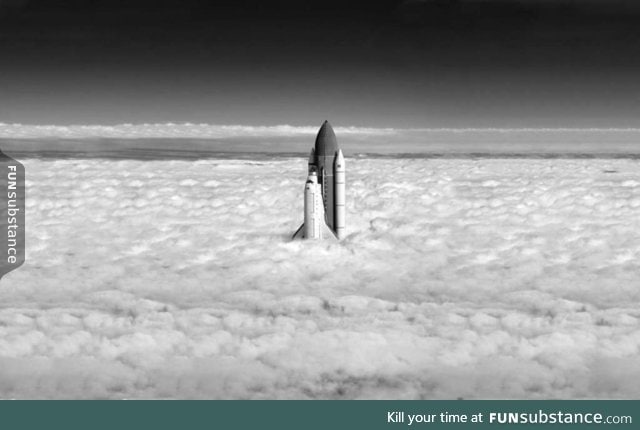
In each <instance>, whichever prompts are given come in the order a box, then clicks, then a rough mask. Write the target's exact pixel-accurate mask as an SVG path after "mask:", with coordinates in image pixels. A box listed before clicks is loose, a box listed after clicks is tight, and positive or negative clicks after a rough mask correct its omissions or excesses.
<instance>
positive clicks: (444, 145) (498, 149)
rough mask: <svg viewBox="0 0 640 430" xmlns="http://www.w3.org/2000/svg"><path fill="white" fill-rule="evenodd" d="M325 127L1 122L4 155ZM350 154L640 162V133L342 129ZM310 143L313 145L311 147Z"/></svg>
mask: <svg viewBox="0 0 640 430" xmlns="http://www.w3.org/2000/svg"><path fill="white" fill-rule="evenodd" d="M317 131H318V126H291V125H276V126H247V125H210V124H189V123H186V124H172V123H167V124H121V125H113V126H103V125H71V126H54V125H22V124H2V123H0V139H2V142H0V144H1V146H2V148H3V150H5V151H9V152H15V153H19V154H20V155H22V156H31V155H38V154H41V153H43V152H48V151H55V152H63V153H82V154H92V153H100V154H103V153H113V152H118V151H128V154H129V155H131V153H132V152H137V153H139V154H142V153H147V154H150V153H152V152H153V151H157V150H158V149H162V150H164V151H171V152H173V153H174V154H175V153H176V152H181V153H185V152H193V153H196V152H205V153H215V152H244V153H261V152H270V153H274V152H275V153H281V152H284V153H287V152H288V153H291V152H306V151H308V149H309V148H310V146H311V144H312V142H313V140H312V139H313V136H315V134H316V133H317ZM335 131H336V134H337V135H338V137H339V140H340V143H341V145H343V147H344V149H345V153H346V154H347V155H349V154H356V153H368V154H400V153H411V154H416V153H420V154H424V153H436V154H470V153H484V154H496V155H497V154H546V155H549V154H573V155H593V154H598V155H621V154H622V155H625V156H629V155H633V156H636V157H637V156H640V145H639V144H638V142H640V129H637V128H587V129H579V128H557V129H552V128H538V129H536V128H462V129H455V128H421V129H418V128H416V129H400V128H371V127H353V126H352V127H335ZM310 142H311V143H310Z"/></svg>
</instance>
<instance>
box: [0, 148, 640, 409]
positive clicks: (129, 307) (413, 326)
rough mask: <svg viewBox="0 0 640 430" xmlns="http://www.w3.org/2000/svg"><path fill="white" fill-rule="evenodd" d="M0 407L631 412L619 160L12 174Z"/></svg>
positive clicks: (635, 252) (625, 216)
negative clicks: (332, 178) (423, 401)
mask: <svg viewBox="0 0 640 430" xmlns="http://www.w3.org/2000/svg"><path fill="white" fill-rule="evenodd" d="M24 164H25V165H26V169H27V193H28V202H27V203H28V206H27V223H28V225H27V262H26V263H25V265H24V266H23V267H22V268H20V269H18V270H17V271H15V272H12V273H10V274H9V275H7V276H6V277H5V278H4V279H2V281H0V303H2V306H1V307H0V397H3V398H14V397H17V398H25V397H26V398H66V397H72V398H123V397H126V398H140V397H141V398H458V397H462V398H484V397H493V398H593V397H597V398H637V397H638V396H639V395H640V388H639V387H638V385H637V384H636V383H635V381H637V380H638V377H640V363H639V362H638V360H637V355H638V351H639V350H640V328H639V327H640V311H639V309H640V306H639V305H640V291H639V290H638V288H637V286H638V285H639V281H640V265H639V263H638V262H639V261H640V173H639V170H638V162H637V161H634V160H532V159H527V160H525V159H513V160H496V159H480V160H470V159H467V160H437V159H368V158H348V159H347V166H348V171H347V172H348V188H347V197H348V204H347V215H348V218H347V223H348V224H347V225H348V236H347V238H346V239H345V240H344V241H342V242H340V243H332V242H310V241H295V242H293V241H290V240H289V237H290V235H291V234H292V233H293V231H295V229H296V228H297V227H298V225H299V223H300V222H301V216H302V198H301V195H302V188H303V182H304V179H305V169H306V163H305V160H303V159H298V158H296V159H293V158H292V159H279V160H276V161H273V160H272V161H264V160H262V161H260V160H244V161H243V160H202V161H197V162H190V161H131V160H123V161H113V160H111V161H110V160H57V161H52V160H49V161H47V160H33V159H32V160H25V161H24Z"/></svg>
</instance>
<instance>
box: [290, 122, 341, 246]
mask: <svg viewBox="0 0 640 430" xmlns="http://www.w3.org/2000/svg"><path fill="white" fill-rule="evenodd" d="M344 236H345V165H344V156H343V155H342V151H341V150H340V148H338V141H337V140H336V135H335V133H334V132H333V128H331V124H329V121H325V122H324V123H323V124H322V127H320V131H318V135H317V136H316V144H315V147H313V148H311V154H309V175H308V177H307V182H306V183H305V186H304V223H303V224H302V225H301V226H300V228H298V230H297V231H296V232H295V233H294V235H293V238H294V239H296V238H304V239H322V238H323V237H334V238H337V239H342V238H343V237H344Z"/></svg>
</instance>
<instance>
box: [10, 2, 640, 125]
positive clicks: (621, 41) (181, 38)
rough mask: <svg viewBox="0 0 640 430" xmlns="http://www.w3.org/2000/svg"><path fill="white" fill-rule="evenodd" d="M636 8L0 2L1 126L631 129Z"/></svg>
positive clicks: (638, 114)
mask: <svg viewBox="0 0 640 430" xmlns="http://www.w3.org/2000/svg"><path fill="white" fill-rule="evenodd" d="M634 4H635V2H633V1H628V2H625V1H618V2H617V1H615V0H613V1H611V0H609V1H607V0H602V1H597V0H586V1H579V0H575V1H563V0H558V1H551V0H547V1H544V0H541V1H535V0H528V1H525V0H523V1H517V0H514V1H502V2H491V1H481V0H476V1H471V0H470V1H464V0H461V1H446V0H443V1H428V0H408V1H395V0H388V1H378V2H376V1H337V0H329V1H316V0H299V1H295V2H294V1H288V0H281V1H277V0H263V1H256V0H233V1H232V0H229V1H225V2H215V1H205V0H155V1H147V0H111V1H107V0H56V1H51V0H0V122H20V123H29V124H87V123H91V124H113V123H123V122H131V123H139V122H168V121H173V122H186V121H189V122H196V123H200V122H206V123H213V124H255V125H263V124H264V125H269V124H282V123H289V124H319V123H321V122H322V120H323V119H325V118H328V119H330V120H331V121H332V122H333V123H334V124H336V125H362V126H384V127H640V9H639V8H638V7H636V6H634Z"/></svg>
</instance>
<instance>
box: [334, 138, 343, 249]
mask: <svg viewBox="0 0 640 430" xmlns="http://www.w3.org/2000/svg"><path fill="white" fill-rule="evenodd" d="M334 172H335V198H336V210H335V230H336V235H337V236H338V239H342V238H344V233H345V220H344V215H345V208H344V203H345V195H344V194H345V167H344V157H343V156H342V150H340V149H338V155H337V156H336V161H335V169H334Z"/></svg>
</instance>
